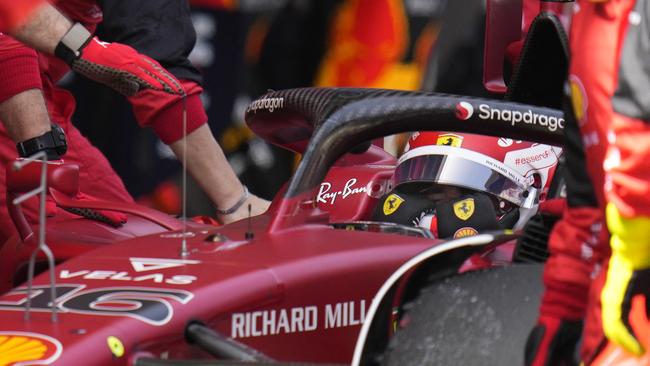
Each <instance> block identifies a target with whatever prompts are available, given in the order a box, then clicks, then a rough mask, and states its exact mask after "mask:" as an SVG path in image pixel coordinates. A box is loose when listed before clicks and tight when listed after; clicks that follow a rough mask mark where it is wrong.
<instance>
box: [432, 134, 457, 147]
mask: <svg viewBox="0 0 650 366" xmlns="http://www.w3.org/2000/svg"><path fill="white" fill-rule="evenodd" d="M462 144H463V136H458V135H454V134H451V133H446V134H444V135H438V139H437V140H436V145H443V146H453V147H460V146H461V145H462Z"/></svg>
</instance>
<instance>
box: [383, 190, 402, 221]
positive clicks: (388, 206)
mask: <svg viewBox="0 0 650 366" xmlns="http://www.w3.org/2000/svg"><path fill="white" fill-rule="evenodd" d="M402 202H404V199H403V198H402V197H400V196H398V195H396V194H395V193H393V194H391V195H390V196H388V197H387V198H386V200H385V201H384V215H386V216H388V215H392V214H393V213H395V211H397V209H398V208H399V206H400V205H401V204H402Z"/></svg>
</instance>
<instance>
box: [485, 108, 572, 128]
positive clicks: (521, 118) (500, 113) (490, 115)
mask: <svg viewBox="0 0 650 366" xmlns="http://www.w3.org/2000/svg"><path fill="white" fill-rule="evenodd" d="M478 110H479V114H478V117H479V118H480V119H496V120H500V121H503V122H510V124H511V125H512V126H514V125H515V124H517V123H520V122H523V123H525V124H534V125H540V126H544V127H546V128H548V130H549V131H551V132H555V131H557V129H558V128H559V129H561V130H562V129H564V118H561V117H560V118H558V117H554V116H548V115H546V114H539V113H535V112H533V111H531V110H530V109H529V110H528V111H526V112H520V111H513V110H510V109H496V108H490V106H489V105H487V104H481V105H479V106H478Z"/></svg>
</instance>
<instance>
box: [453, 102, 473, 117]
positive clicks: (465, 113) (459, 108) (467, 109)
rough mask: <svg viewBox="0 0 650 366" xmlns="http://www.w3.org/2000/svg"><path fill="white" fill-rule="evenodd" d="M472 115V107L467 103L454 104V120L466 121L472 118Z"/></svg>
mask: <svg viewBox="0 0 650 366" xmlns="http://www.w3.org/2000/svg"><path fill="white" fill-rule="evenodd" d="M473 114H474V107H473V106H472V105H471V104H469V103H467V102H459V103H458V104H456V118H458V119H462V120H463V121H467V120H468V119H470V118H472V115H473Z"/></svg>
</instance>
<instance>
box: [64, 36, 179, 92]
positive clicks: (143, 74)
mask: <svg viewBox="0 0 650 366" xmlns="http://www.w3.org/2000/svg"><path fill="white" fill-rule="evenodd" d="M54 53H55V54H56V56H57V57H59V58H61V59H63V60H64V61H65V62H67V63H68V64H69V65H70V67H71V68H72V70H74V71H75V72H78V73H80V74H82V75H84V76H86V77H88V78H89V79H92V80H95V81H97V82H99V83H102V84H105V85H107V86H109V87H111V88H113V89H115V90H117V91H118V92H120V93H121V94H124V95H125V96H127V97H136V96H137V95H138V93H140V92H142V91H144V90H156V91H160V92H164V93H167V94H176V95H184V94H185V91H184V90H183V87H182V86H181V84H180V82H179V81H178V80H176V78H175V77H174V76H172V74H171V73H169V72H168V71H167V70H165V69H164V68H163V67H162V66H160V64H159V63H158V62H156V61H155V60H153V59H151V58H150V57H148V56H145V55H143V54H141V53H138V52H137V51H136V50H134V49H133V48H131V47H129V46H126V45H123V44H120V43H108V42H102V41H101V40H99V39H98V38H97V37H93V36H92V34H91V33H90V32H89V31H88V30H87V29H86V28H85V27H84V26H83V25H81V24H79V23H77V24H75V25H73V26H72V28H70V29H69V30H68V32H67V33H66V34H65V35H64V36H63V38H62V39H61V40H60V41H59V44H58V45H57V46H56V49H55V51H54Z"/></svg>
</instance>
